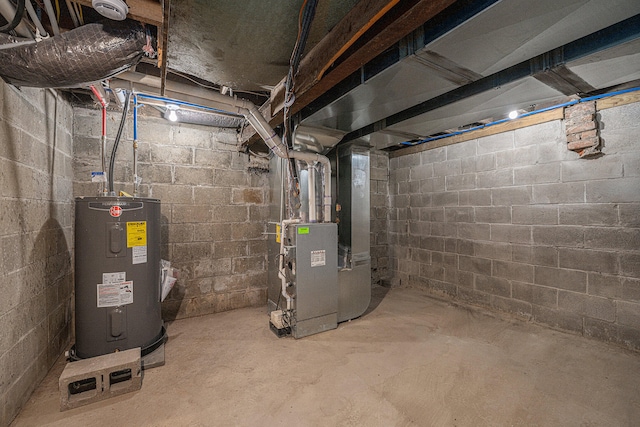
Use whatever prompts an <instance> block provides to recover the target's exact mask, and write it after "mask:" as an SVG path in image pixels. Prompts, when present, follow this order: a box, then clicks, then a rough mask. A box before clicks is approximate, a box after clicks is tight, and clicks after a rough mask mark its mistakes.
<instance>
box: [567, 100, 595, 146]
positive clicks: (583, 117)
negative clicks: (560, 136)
mask: <svg viewBox="0 0 640 427" xmlns="http://www.w3.org/2000/svg"><path fill="white" fill-rule="evenodd" d="M564 121H565V129H566V134H567V148H568V149H569V150H572V151H575V152H576V153H578V154H579V155H580V157H591V156H595V155H598V154H600V153H601V150H600V135H599V131H598V128H599V125H598V119H597V115H596V103H595V101H591V102H582V103H579V104H575V105H572V106H570V107H567V108H565V110H564Z"/></svg>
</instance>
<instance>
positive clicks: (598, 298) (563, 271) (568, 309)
mask: <svg viewBox="0 0 640 427" xmlns="http://www.w3.org/2000/svg"><path fill="white" fill-rule="evenodd" d="M638 117H640V103H636V104H631V105H626V106H620V107H616V108H611V109H606V110H602V111H600V112H599V120H600V123H601V131H600V132H601V136H602V139H603V141H604V149H603V151H604V153H606V154H605V155H604V156H603V157H601V158H596V159H591V160H587V159H578V155H577V154H576V153H574V152H571V151H568V150H567V142H566V135H565V130H564V122H563V121H554V122H549V123H545V124H540V125H536V126H531V127H527V128H523V129H518V130H515V131H511V132H506V133H502V134H498V135H493V136H488V137H484V138H479V139H477V140H471V141H467V142H463V143H460V144H456V145H450V146H447V147H442V148H437V149H433V150H428V151H423V152H421V153H418V154H412V155H407V156H402V157H396V158H392V159H391V161H390V171H391V173H390V185H389V190H390V207H391V209H390V214H389V215H390V227H389V241H390V244H391V245H392V246H391V248H392V249H391V253H392V255H391V256H392V266H393V274H394V279H395V280H396V281H400V282H401V283H402V284H409V285H413V286H420V287H424V288H426V289H429V290H430V291H431V292H433V293H434V294H438V295H441V296H445V297H447V298H452V299H455V300H459V301H462V302H465V303H470V304H476V305H481V306H485V307H490V308H493V309H496V310H501V311H506V312H510V313H515V314H517V315H519V316H524V317H526V318H529V319H532V320H534V321H536V322H540V323H543V324H546V325H550V326H553V327H558V328H561V329H565V330H570V331H575V332H578V333H581V334H584V335H587V336H592V337H595V338H597V339H601V340H604V341H611V342H615V343H619V344H622V345H624V346H627V347H629V348H633V349H640V139H639V138H640V137H639V135H640V124H639V123H638Z"/></svg>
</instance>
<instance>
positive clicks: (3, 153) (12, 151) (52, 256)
mask: <svg viewBox="0 0 640 427" xmlns="http://www.w3.org/2000/svg"><path fill="white" fill-rule="evenodd" d="M72 121H73V114H72V109H71V105H70V104H69V103H68V102H67V101H66V100H65V99H64V98H62V97H59V96H58V95H56V93H55V92H52V91H47V90H39V89H28V88H23V89H21V90H17V89H16V88H14V87H11V86H8V85H6V84H4V83H3V82H0V191H1V193H0V211H1V212H2V214H1V215H0V242H1V244H0V426H6V425H9V423H10V422H11V420H12V419H13V418H14V417H15V416H16V414H17V413H18V411H19V409H20V407H21V406H22V405H23V404H24V403H25V402H26V401H27V399H28V398H29V396H30V394H31V392H32V391H33V390H34V388H35V387H36V386H37V385H38V384H39V382H40V381H41V380H42V379H43V378H44V376H45V375H46V373H47V372H48V370H49V368H50V367H51V366H52V365H53V363H54V362H55V361H56V359H57V358H58V356H59V355H60V354H61V353H62V352H63V351H64V350H65V349H66V347H67V345H68V344H69V341H70V336H71V334H72V327H71V325H72V292H73V269H72V265H73V260H72V257H73V237H72V207H73V205H72V179H73V170H72V161H71V156H72V138H71V129H72Z"/></svg>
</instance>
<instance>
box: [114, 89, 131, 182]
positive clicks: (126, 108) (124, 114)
mask: <svg viewBox="0 0 640 427" xmlns="http://www.w3.org/2000/svg"><path fill="white" fill-rule="evenodd" d="M130 99H131V91H129V92H127V98H126V100H125V101H124V107H123V108H122V119H121V120H120V126H119V127H118V133H117V134H116V139H115V141H114V142H113V149H112V150H111V159H109V193H110V194H113V170H114V169H115V165H116V151H118V145H119V144H120V137H122V130H123V129H124V123H125V122H126V121H127V113H129V100H130Z"/></svg>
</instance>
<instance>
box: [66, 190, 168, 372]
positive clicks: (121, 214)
mask: <svg viewBox="0 0 640 427" xmlns="http://www.w3.org/2000/svg"><path fill="white" fill-rule="evenodd" d="M75 229H76V234H75V307H76V312H75V313H76V319H75V325H76V327H75V331H76V344H75V347H74V349H72V354H71V357H72V358H75V359H84V358H89V357H94V356H100V355H104V354H108V353H113V352H116V351H122V350H127V349H131V348H136V347H140V348H141V349H142V355H141V356H143V357H144V356H145V355H148V354H149V353H151V352H153V351H154V350H156V349H157V348H158V347H160V346H161V345H162V344H163V343H164V338H165V331H164V327H163V324H162V316H161V304H160V296H161V293H160V292H161V291H160V201H159V200H157V199H147V198H137V197H136V198H131V197H80V198H77V199H76V215H75ZM162 363H164V354H163V355H162ZM159 364H161V363H159Z"/></svg>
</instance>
